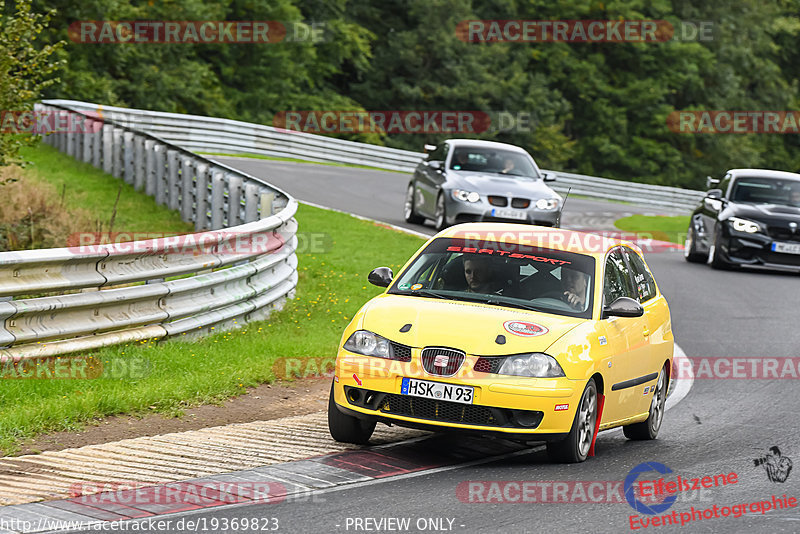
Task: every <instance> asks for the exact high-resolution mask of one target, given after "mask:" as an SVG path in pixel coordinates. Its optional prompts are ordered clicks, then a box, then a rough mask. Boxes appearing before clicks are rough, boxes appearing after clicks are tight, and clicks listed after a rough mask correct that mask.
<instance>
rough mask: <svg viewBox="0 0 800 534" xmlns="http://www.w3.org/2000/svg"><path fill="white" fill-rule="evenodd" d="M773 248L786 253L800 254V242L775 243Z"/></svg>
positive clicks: (774, 250) (775, 250)
mask: <svg viewBox="0 0 800 534" xmlns="http://www.w3.org/2000/svg"><path fill="white" fill-rule="evenodd" d="M772 250H773V252H783V253H784V254H800V243H773V244H772Z"/></svg>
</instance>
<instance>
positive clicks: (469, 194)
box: [453, 189, 481, 202]
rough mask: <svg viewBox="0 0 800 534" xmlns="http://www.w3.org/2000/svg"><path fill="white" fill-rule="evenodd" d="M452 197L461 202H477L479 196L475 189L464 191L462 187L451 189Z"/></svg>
mask: <svg viewBox="0 0 800 534" xmlns="http://www.w3.org/2000/svg"><path fill="white" fill-rule="evenodd" d="M453 198H454V199H456V200H460V201H461V202H478V201H479V200H480V199H481V196H480V195H479V194H478V193H476V192H475V191H464V190H463V189H453Z"/></svg>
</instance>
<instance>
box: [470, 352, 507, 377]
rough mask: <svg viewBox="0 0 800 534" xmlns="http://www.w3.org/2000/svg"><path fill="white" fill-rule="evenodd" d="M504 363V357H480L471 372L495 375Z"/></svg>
mask: <svg viewBox="0 0 800 534" xmlns="http://www.w3.org/2000/svg"><path fill="white" fill-rule="evenodd" d="M504 361H506V357H505V356H501V357H488V358H487V357H485V356H481V357H480V358H478V361H476V362H475V366H474V367H473V370H475V371H477V372H479V373H497V371H499V370H500V367H502V366H503V362H504Z"/></svg>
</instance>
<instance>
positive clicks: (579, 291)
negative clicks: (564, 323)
mask: <svg viewBox="0 0 800 534" xmlns="http://www.w3.org/2000/svg"><path fill="white" fill-rule="evenodd" d="M470 241H471V240H465V239H459V238H439V239H436V240H435V241H433V242H432V243H431V244H430V245H428V247H427V248H426V249H425V250H424V251H423V252H422V254H420V255H419V256H417V258H416V259H415V260H414V262H413V263H412V264H411V265H409V266H408V268H407V269H406V270H405V271H403V272H402V273H401V274H400V275H399V277H398V278H397V279H396V280H395V281H394V283H393V284H392V287H391V288H390V289H389V293H394V294H403V295H413V296H419V297H427V298H440V299H449V300H466V301H473V302H484V303H487V304H495V305H499V306H508V307H517V308H522V309H530V310H534V311H541V312H545V313H553V314H557V315H568V316H572V317H583V318H590V317H591V314H592V295H593V287H594V265H595V260H594V258H593V257H591V256H587V255H583V254H576V253H572V252H564V251H558V250H552V249H545V248H539V247H529V246H524V245H516V244H508V243H500V242H493V241H481V242H480V243H479V244H476V243H474V242H470Z"/></svg>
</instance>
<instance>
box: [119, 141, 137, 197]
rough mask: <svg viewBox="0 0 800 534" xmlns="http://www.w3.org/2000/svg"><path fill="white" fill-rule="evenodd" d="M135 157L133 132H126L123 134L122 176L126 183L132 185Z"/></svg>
mask: <svg viewBox="0 0 800 534" xmlns="http://www.w3.org/2000/svg"><path fill="white" fill-rule="evenodd" d="M134 157H135V154H134V153H133V132H124V133H123V134H122V177H123V179H124V180H125V183H127V184H131V185H133V172H134V170H133V166H134Z"/></svg>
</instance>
